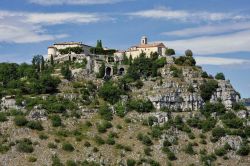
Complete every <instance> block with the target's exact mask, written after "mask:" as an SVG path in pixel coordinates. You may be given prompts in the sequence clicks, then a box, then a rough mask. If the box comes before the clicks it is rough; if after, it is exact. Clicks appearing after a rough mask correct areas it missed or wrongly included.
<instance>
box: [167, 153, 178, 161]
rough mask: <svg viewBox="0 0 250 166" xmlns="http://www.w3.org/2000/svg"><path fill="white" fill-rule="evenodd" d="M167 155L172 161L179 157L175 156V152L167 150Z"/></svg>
mask: <svg viewBox="0 0 250 166" xmlns="http://www.w3.org/2000/svg"><path fill="white" fill-rule="evenodd" d="M167 157H168V159H169V160H170V161H173V160H176V159H177V157H176V156H175V154H174V153H173V152H171V151H169V152H167Z"/></svg>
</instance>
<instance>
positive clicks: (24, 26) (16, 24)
mask: <svg viewBox="0 0 250 166" xmlns="http://www.w3.org/2000/svg"><path fill="white" fill-rule="evenodd" d="M105 19H108V18H105V16H104V17H103V16H99V15H98V14H91V13H69V12H68V13H32V12H31V13H29V12H11V11H0V34H1V35H0V42H14V43H33V42H42V41H49V40H55V39H60V38H64V37H67V36H68V35H67V34H49V33H48V32H47V31H46V29H45V26H51V25H56V24H67V23H71V24H75V23H78V24H86V23H95V22H98V21H102V20H105Z"/></svg>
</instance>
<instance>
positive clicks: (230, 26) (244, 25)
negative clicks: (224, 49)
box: [162, 22, 250, 37]
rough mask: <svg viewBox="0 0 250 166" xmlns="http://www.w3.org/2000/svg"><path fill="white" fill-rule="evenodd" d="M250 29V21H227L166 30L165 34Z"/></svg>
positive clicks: (188, 34)
mask: <svg viewBox="0 0 250 166" xmlns="http://www.w3.org/2000/svg"><path fill="white" fill-rule="evenodd" d="M247 29H250V22H238V23H226V24H219V25H206V26H200V27H195V28H186V29H181V30H176V31H170V32H164V33H162V34H163V35H168V36H178V37H190V36H200V35H216V34H221V33H228V32H233V31H241V30H247Z"/></svg>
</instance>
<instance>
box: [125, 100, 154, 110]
mask: <svg viewBox="0 0 250 166" xmlns="http://www.w3.org/2000/svg"><path fill="white" fill-rule="evenodd" d="M128 108H129V109H130V110H136V111H137V112H151V111H152V110H153V108H154V106H153V104H152V102H151V101H150V100H130V101H129V103H128Z"/></svg>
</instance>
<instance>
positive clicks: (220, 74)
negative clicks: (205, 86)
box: [215, 73, 225, 80]
mask: <svg viewBox="0 0 250 166" xmlns="http://www.w3.org/2000/svg"><path fill="white" fill-rule="evenodd" d="M215 79H217V80H225V76H224V74H223V73H217V74H216V76H215Z"/></svg>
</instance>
